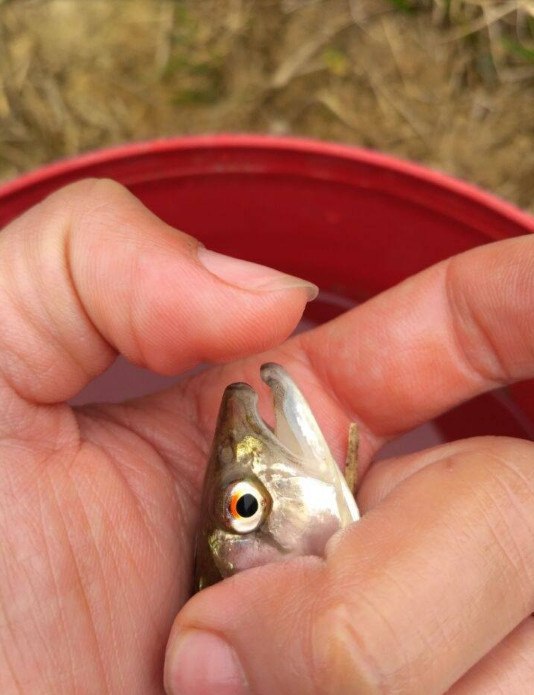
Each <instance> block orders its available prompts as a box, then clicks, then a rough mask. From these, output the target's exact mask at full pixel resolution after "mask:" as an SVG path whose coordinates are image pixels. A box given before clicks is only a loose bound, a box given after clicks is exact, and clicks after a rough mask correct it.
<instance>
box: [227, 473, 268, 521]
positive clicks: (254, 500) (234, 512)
mask: <svg viewBox="0 0 534 695" xmlns="http://www.w3.org/2000/svg"><path fill="white" fill-rule="evenodd" d="M267 506H268V499H267V493H266V492H265V493H264V492H262V491H261V490H260V489H259V487H258V486H256V485H254V483H252V482H250V481H248V480H240V481H238V482H235V483H232V485H230V486H229V487H228V489H227V491H226V496H225V510H226V520H227V523H228V525H229V526H230V528H231V529H232V530H233V531H236V532H237V533H251V531H255V530H256V529H257V528H258V526H260V524H261V523H262V522H263V520H264V518H265V513H266V511H267Z"/></svg>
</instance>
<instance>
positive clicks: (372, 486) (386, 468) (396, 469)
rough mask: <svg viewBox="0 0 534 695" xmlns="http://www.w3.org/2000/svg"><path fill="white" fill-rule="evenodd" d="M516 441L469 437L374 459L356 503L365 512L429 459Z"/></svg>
mask: <svg viewBox="0 0 534 695" xmlns="http://www.w3.org/2000/svg"><path fill="white" fill-rule="evenodd" d="M516 441H517V440H515V439H511V438H510V439H507V438H506V437H471V438H469V439H461V440H458V441H456V442H448V443H446V444H440V445H438V446H434V447H431V448H430V449H424V450H423V451H418V452H416V453H412V454H406V455H405V456H396V457H394V458H390V459H383V460H382V461H377V462H375V463H373V465H372V466H371V467H370V468H369V469H368V471H367V473H366V474H365V477H364V478H363V480H362V481H361V485H360V486H359V488H358V506H359V507H360V509H361V511H362V513H366V512H368V511H369V510H370V509H373V507H376V505H378V504H380V503H381V502H383V501H384V499H385V498H386V497H387V496H388V495H389V494H390V493H391V492H392V491H393V490H395V488H397V487H398V486H399V485H400V484H401V483H402V482H403V481H405V480H406V479H407V478H410V477H411V476H412V475H414V474H415V473H417V472H418V471H420V470H422V469H423V468H426V466H429V465H430V464H432V463H438V462H440V461H444V460H445V459H448V458H451V457H453V456H457V455H462V454H466V453H470V452H479V453H481V452H482V453H484V452H486V453H487V455H488V456H492V455H493V452H494V451H495V449H496V448H499V447H501V446H503V445H504V446H506V445H507V443H509V445H510V446H511V447H513V446H514V444H515V442H516Z"/></svg>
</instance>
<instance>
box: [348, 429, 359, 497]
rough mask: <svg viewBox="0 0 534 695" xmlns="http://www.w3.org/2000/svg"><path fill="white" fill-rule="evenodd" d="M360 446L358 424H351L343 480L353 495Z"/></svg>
mask: <svg viewBox="0 0 534 695" xmlns="http://www.w3.org/2000/svg"><path fill="white" fill-rule="evenodd" d="M359 444H360V433H359V431H358V424H357V423H356V422H351V423H350V425H349V443H348V448H347V458H346V461H345V480H346V481H347V485H348V486H349V490H350V491H351V492H352V494H354V493H355V492H356V488H357V485H358V448H359Z"/></svg>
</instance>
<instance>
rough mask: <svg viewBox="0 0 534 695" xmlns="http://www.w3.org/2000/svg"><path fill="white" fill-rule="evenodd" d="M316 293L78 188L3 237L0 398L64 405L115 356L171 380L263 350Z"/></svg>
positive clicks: (112, 198) (103, 185) (132, 207)
mask: <svg viewBox="0 0 534 695" xmlns="http://www.w3.org/2000/svg"><path fill="white" fill-rule="evenodd" d="M214 224H215V222H214ZM316 291H317V290H316V288H315V287H314V286H313V285H311V284H310V283H307V282H305V281H304V280H300V279H298V278H294V277H291V276H288V275H285V274H283V273H280V272H278V271H276V270H273V269H271V268H266V267H264V266H260V265H256V264H254V263H248V262H245V261H240V260H237V259H233V258H228V257H226V256H222V255H220V254H218V253H215V252H213V251H210V250H207V249H205V248H204V247H203V246H202V245H201V244H200V243H199V242H198V241H197V240H196V239H194V238H192V237H190V236H188V235H186V234H183V233H181V232H178V231H176V230H175V229H172V228H171V227H169V226H168V225H166V224H164V223H163V222H161V221H160V220H159V219H157V218H156V217H155V216H154V215H153V214H152V213H151V212H149V211H148V210H147V209H146V208H145V207H144V206H143V205H142V204H141V203H140V202H139V201H138V200H137V199H136V198H135V197H134V196H133V195H131V194H130V193H129V192H128V191H127V190H126V189H124V188H122V187H121V186H119V185H118V184H116V183H114V182H112V181H107V180H88V181H83V182H80V183H77V184H74V185H72V186H69V187H67V188H65V189H62V190H61V191H59V192H57V193H55V194H53V195H52V196H50V197H49V198H48V199H46V200H45V201H44V202H43V203H41V204H40V205H38V206H36V207H35V208H32V209H31V210H30V211H28V212H27V213H26V214H24V215H23V216H22V217H20V218H19V219H17V220H16V221H15V222H13V223H12V224H11V225H9V226H8V227H6V229H5V230H4V231H3V232H2V234H1V235H0V315H1V316H2V324H3V330H2V333H1V335H0V392H1V391H2V388H1V387H2V385H3V386H4V387H5V386H6V385H7V387H8V388H9V389H10V390H11V391H12V392H14V393H15V394H16V395H17V397H19V398H22V399H24V400H26V401H31V402H32V403H52V402H58V401H62V400H64V399H67V398H69V397H71V396H73V395H74V394H75V393H77V392H78V391H79V390H80V389H81V388H82V387H83V386H84V385H85V384H86V383H87V382H88V381H89V380H91V379H92V378H93V377H95V376H96V375H98V374H99V373H101V372H102V371H104V370H105V369H106V368H107V367H108V366H109V364H110V363H111V361H112V360H113V359H114V357H115V355H116V353H117V352H120V353H122V354H123V355H125V356H126V357H127V358H128V359H129V360H130V361H131V362H133V363H135V364H138V365H141V366H143V367H147V368H149V369H152V370H153V371H156V372H159V373H167V374H171V373H178V372H179V371H180V370H185V369H188V368H190V367H192V366H193V365H194V364H195V363H198V362H201V361H226V360H229V359H233V358H237V357H239V356H242V355H245V354H248V353H253V352H257V351H260V350H264V349H266V348H268V347H271V346H273V345H275V344H277V343H279V342H280V341H282V340H283V339H284V338H285V337H286V336H287V335H288V334H289V333H290V332H291V330H292V329H293V328H294V327H295V325H296V323H297V322H298V320H299V319H300V317H301V314H302V311H303V308H304V306H305V304H306V302H307V301H308V300H309V299H312V298H313V297H314V296H315V295H316Z"/></svg>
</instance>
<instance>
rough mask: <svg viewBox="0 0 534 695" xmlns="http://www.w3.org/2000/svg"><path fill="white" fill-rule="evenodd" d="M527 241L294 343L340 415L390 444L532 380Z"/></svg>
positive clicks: (433, 275)
mask: <svg viewBox="0 0 534 695" xmlns="http://www.w3.org/2000/svg"><path fill="white" fill-rule="evenodd" d="M533 276H534V236H533V235H529V236H525V237H519V238H516V239H512V240H507V241H500V242H497V243H494V244H489V245H487V246H483V247H479V248H476V249H473V250H471V251H468V252H466V253H463V254H461V255H459V256H456V257H453V258H451V259H448V260H446V261H444V262H442V263H439V264H438V265H436V266H434V267H432V268H430V269H428V270H426V271H424V272H422V273H419V274H418V275H416V276H414V277H412V278H409V279H408V280H406V281H405V282H403V283H402V284H400V285H398V286H397V287H394V288H392V289H391V290H388V291H387V292H384V293H383V294H381V295H379V296H377V297H375V298H374V299H372V300H370V301H368V302H366V303H365V304H363V305H361V306H359V307H357V308H356V309H354V310H352V311H350V312H348V313H347V314H344V315H343V316H341V317H339V318H338V319H336V320H335V321H332V322H330V323H329V324H325V325H323V326H321V327H320V328H317V329H316V330H313V331H311V332H309V333H307V334H304V335H303V336H301V337H300V338H299V343H298V347H299V349H301V348H303V349H304V353H305V355H306V357H307V359H308V360H309V361H310V362H311V365H312V368H313V370H314V371H315V373H316V374H317V375H318V376H319V377H320V379H321V381H322V382H323V384H325V386H326V387H327V388H328V389H330V390H331V391H332V392H333V393H334V394H335V396H336V397H337V399H338V400H339V401H340V403H341V404H342V405H343V406H344V407H345V409H346V411H347V413H349V415H351V416H352V417H353V418H355V419H357V420H360V421H361V420H363V422H364V423H365V425H366V426H367V427H368V428H370V430H371V431H372V432H374V433H375V434H376V435H379V436H380V437H382V438H388V437H390V436H392V435H394V434H396V433H398V432H400V431H404V430H407V429H410V428H412V427H415V426H416V425H418V424H420V423H422V422H425V421H427V420H428V419H430V418H432V417H434V416H436V415H437V414H439V413H441V412H444V411H446V410H448V409H449V408H451V407H452V406H454V405H456V404H458V403H459V402H461V401H464V400H467V399H469V398H471V397H473V396H475V395H476V394H479V393H481V392H483V391H487V390H490V389H493V388H495V387H496V386H499V385H502V384H504V383H509V382H512V381H516V380H521V379H527V378H530V377H532V376H534V322H533V321H532V312H533V310H534V282H532V278H533Z"/></svg>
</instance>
